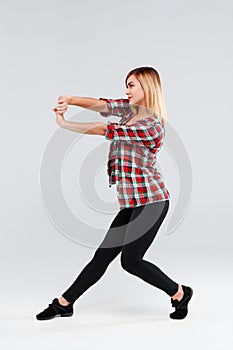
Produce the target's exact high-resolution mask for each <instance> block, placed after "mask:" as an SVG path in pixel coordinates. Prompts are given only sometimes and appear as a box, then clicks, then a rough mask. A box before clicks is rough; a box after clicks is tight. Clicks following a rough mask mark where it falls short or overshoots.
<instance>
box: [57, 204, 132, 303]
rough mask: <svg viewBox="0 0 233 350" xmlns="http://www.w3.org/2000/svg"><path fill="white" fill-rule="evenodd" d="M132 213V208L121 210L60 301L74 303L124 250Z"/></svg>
mask: <svg viewBox="0 0 233 350" xmlns="http://www.w3.org/2000/svg"><path fill="white" fill-rule="evenodd" d="M130 215H131V210H130V208H129V209H128V208H127V209H123V210H120V211H119V213H118V214H117V215H116V217H115V218H114V220H113V222H112V224H111V226H110V228H109V230H108V232H107V234H106V236H105V238H104V240H103V241H102V243H101V244H100V246H99V247H98V249H97V250H96V252H95V254H94V256H93V258H92V260H91V261H90V262H89V263H88V264H87V265H86V266H85V267H84V269H83V270H82V271H81V273H80V274H79V276H78V277H77V278H76V280H75V281H74V282H73V283H72V285H71V286H70V287H69V288H68V289H67V290H66V291H65V292H64V293H63V294H62V298H60V299H59V301H60V300H61V302H62V301H65V302H66V304H67V302H68V303H70V302H72V303H74V302H75V301H76V300H77V299H78V298H79V297H80V296H81V295H82V294H83V293H84V292H85V291H86V290H87V289H88V288H89V287H91V286H92V285H93V284H95V283H96V282H97V281H98V280H99V279H100V278H101V277H102V276H103V274H104V272H105V271H106V269H107V267H108V266H109V264H110V263H111V262H112V261H113V260H114V259H115V258H116V257H117V255H118V254H119V253H120V252H121V250H122V244H123V241H124V237H125V232H126V228H127V224H128V222H129V219H130Z"/></svg>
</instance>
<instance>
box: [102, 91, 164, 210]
mask: <svg viewBox="0 0 233 350" xmlns="http://www.w3.org/2000/svg"><path fill="white" fill-rule="evenodd" d="M99 100H103V101H106V102H107V105H108V108H109V113H108V112H100V114H101V115H102V116H103V117H110V116H119V117H121V120H120V123H115V122H111V121H108V122H107V130H106V133H105V139H106V140H109V141H112V142H111V144H110V149H109V156H108V163H107V173H108V176H109V187H111V185H112V184H116V187H117V196H118V201H119V204H120V209H123V208H133V207H136V206H139V205H144V204H146V203H152V202H157V201H162V200H166V199H169V198H170V193H169V191H168V190H167V189H166V187H165V184H164V182H163V180H162V177H161V174H160V173H159V172H158V170H157V169H156V167H155V166H156V162H157V160H156V156H157V153H158V152H159V150H160V149H161V147H162V145H163V138H164V136H165V129H164V127H163V126H162V125H161V123H160V122H159V120H158V118H156V117H155V116H154V115H152V116H148V117H146V118H144V119H141V120H137V121H136V122H134V124H132V125H124V124H126V123H127V122H128V121H129V120H130V119H131V118H132V116H133V112H132V110H131V107H130V105H129V103H128V102H129V100H128V99H126V98H118V99H107V98H103V97H100V98H99Z"/></svg>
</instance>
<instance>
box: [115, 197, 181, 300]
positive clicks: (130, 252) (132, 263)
mask: <svg viewBox="0 0 233 350" xmlns="http://www.w3.org/2000/svg"><path fill="white" fill-rule="evenodd" d="M168 208H169V201H168V200H167V201H160V202H155V203H150V204H146V205H143V206H139V207H135V208H134V210H133V213H132V216H131V219H130V223H129V225H128V230H127V232H126V240H125V244H124V246H123V248H122V254H121V264H122V267H123V268H124V269H125V270H126V271H128V272H129V273H131V274H133V275H135V276H137V277H139V278H141V279H142V280H144V281H145V282H147V283H149V284H151V285H153V286H155V287H157V288H159V289H161V290H163V291H164V292H165V293H167V294H168V295H169V296H172V295H174V294H175V293H176V292H177V290H178V287H179V285H178V284H177V283H176V282H174V281H173V280H171V279H170V278H169V277H168V276H167V275H166V274H165V273H164V272H163V271H162V270H161V269H160V268H159V267H157V266H156V265H154V264H152V263H151V262H149V261H146V260H143V259H142V258H143V256H144V254H145V252H146V251H147V249H148V248H149V246H150V245H151V243H152V242H153V240H154V238H155V236H156V234H157V232H158V230H159V228H160V226H161V224H162V222H163V220H164V218H165V216H166V214H167V212H168ZM135 237H136V239H135Z"/></svg>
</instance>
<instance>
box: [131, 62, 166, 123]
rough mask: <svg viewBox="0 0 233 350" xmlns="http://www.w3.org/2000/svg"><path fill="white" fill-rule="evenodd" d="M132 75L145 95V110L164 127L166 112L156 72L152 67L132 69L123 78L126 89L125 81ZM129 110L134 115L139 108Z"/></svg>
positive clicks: (132, 107)
mask: <svg viewBox="0 0 233 350" xmlns="http://www.w3.org/2000/svg"><path fill="white" fill-rule="evenodd" d="M132 74H134V75H135V77H136V78H137V80H138V81H139V83H140V84H141V87H142V89H143V91H144V94H145V102H146V108H147V109H148V110H149V111H150V112H152V113H153V114H154V115H156V116H157V117H158V118H159V120H160V122H161V123H162V124H163V125H165V123H166V122H167V111H166V106H165V102H164V97H163V90H162V84H161V79H160V76H159V73H158V72H157V70H155V69H154V68H153V67H138V68H135V69H132V70H131V71H130V72H129V73H128V74H127V76H126V78H125V85H126V88H127V79H128V78H129V77H130V76H131V75H132ZM131 109H132V111H133V112H134V113H136V112H137V111H138V109H139V106H133V105H132V106H131Z"/></svg>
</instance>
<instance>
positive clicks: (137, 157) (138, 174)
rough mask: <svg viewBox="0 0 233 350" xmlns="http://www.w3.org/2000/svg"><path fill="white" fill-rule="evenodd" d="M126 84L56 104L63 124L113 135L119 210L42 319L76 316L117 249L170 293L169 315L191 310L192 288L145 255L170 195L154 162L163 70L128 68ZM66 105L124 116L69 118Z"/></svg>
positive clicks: (112, 173)
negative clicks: (122, 90) (118, 93)
mask: <svg viewBox="0 0 233 350" xmlns="http://www.w3.org/2000/svg"><path fill="white" fill-rule="evenodd" d="M125 85H126V95H127V98H119V99H107V98H102V97H101V98H99V99H94V98H89V97H75V96H63V97H61V96H60V97H59V98H58V105H57V106H56V107H55V108H54V109H53V111H54V112H55V113H56V121H57V123H58V125H60V126H61V127H62V128H65V129H68V130H72V131H75V132H79V133H85V134H91V135H102V136H105V139H106V140H109V141H111V144H110V151H109V159H108V169H107V170H108V176H109V186H111V185H112V184H116V189H117V195H118V199H119V204H120V210H119V212H118V214H117V215H116V217H115V218H114V220H113V222H112V223H111V225H110V228H109V230H108V232H107V234H106V236H105V238H104V240H103V242H102V243H101V244H100V246H99V247H98V249H97V250H96V252H95V254H94V256H93V258H92V259H91V261H90V262H89V263H88V264H87V265H86V266H85V268H84V269H83V270H82V271H81V273H80V274H79V275H78V277H77V278H76V280H75V281H74V282H73V283H72V285H71V286H70V287H69V288H68V289H67V290H66V291H65V292H64V293H63V294H62V296H61V297H60V298H55V299H54V300H53V301H52V303H51V304H49V306H48V307H47V308H46V309H45V310H44V311H42V312H41V313H39V314H38V315H36V318H37V319H38V320H47V319H51V318H54V317H56V316H61V317H67V316H72V315H73V304H74V302H75V301H76V300H77V299H78V298H79V297H80V296H81V295H82V294H83V293H84V292H85V291H86V290H87V289H88V288H89V287H90V286H92V285H94V283H96V282H97V281H98V280H99V279H100V278H101V276H103V274H104V272H105V271H106V269H107V267H108V266H109V264H110V263H111V262H112V261H113V260H114V259H115V258H116V257H117V256H118V254H119V253H121V264H122V267H123V268H124V269H125V270H126V271H128V272H130V273H131V274H133V275H135V276H137V277H139V278H141V279H142V280H144V281H145V282H147V283H149V284H151V285H153V286H155V287H157V288H160V289H161V290H163V291H164V292H165V293H166V294H168V295H169V296H170V298H171V304H172V306H173V307H175V311H174V312H172V313H170V315H169V316H170V318H172V319H183V318H185V317H186V315H187V314H188V303H189V301H190V299H191V297H192V294H193V290H192V288H191V287H189V286H184V285H180V284H178V283H176V282H174V281H173V280H172V279H170V278H169V277H168V276H167V275H166V274H165V273H164V272H162V271H161V269H159V268H158V267H157V266H155V265H153V264H152V263H151V262H148V261H146V260H143V259H142V258H143V256H144V254H145V252H146V251H147V249H148V247H149V246H150V245H151V243H152V242H153V240H154V238H155V236H156V234H157V232H158V230H159V227H160V226H161V224H162V222H163V220H164V219H165V217H166V215H167V212H168V208H169V199H170V194H169V191H168V190H167V188H166V186H165V184H164V182H163V180H162V178H161V174H160V173H159V172H158V171H157V169H156V167H155V165H156V155H157V153H158V151H159V150H160V148H161V147H162V144H163V138H164V135H165V124H166V120H167V117H166V108H165V103H164V98H163V92H162V86H161V81H160V77H159V73H158V72H157V71H156V70H155V69H154V68H152V67H139V68H135V69H133V70H131V71H130V72H129V73H128V74H127V76H126V79H125ZM68 105H76V106H80V107H83V108H88V109H92V110H94V111H97V112H99V113H100V114H101V115H102V116H103V117H109V116H112V115H115V116H119V117H121V120H120V122H119V123H115V122H108V123H107V124H106V123H100V122H91V123H80V122H79V123H76V122H68V121H66V120H65V119H64V116H63V114H64V113H65V112H66V110H67V108H68Z"/></svg>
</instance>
